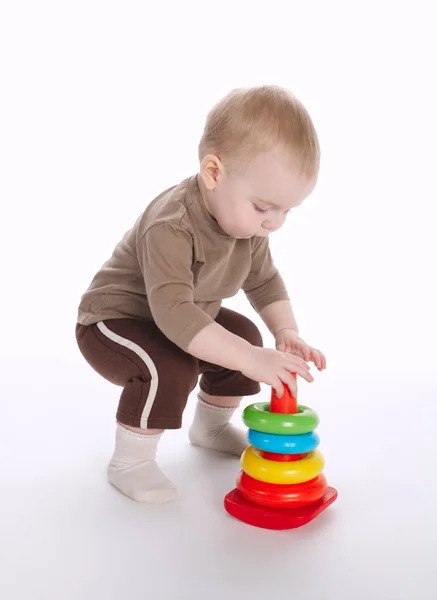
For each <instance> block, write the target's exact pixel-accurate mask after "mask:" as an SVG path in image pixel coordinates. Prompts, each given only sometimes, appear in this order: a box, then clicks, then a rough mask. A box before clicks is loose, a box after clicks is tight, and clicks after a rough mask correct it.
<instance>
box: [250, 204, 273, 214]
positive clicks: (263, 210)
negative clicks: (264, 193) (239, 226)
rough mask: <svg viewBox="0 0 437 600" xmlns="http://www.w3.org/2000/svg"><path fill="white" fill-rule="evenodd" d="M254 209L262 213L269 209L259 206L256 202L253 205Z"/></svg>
mask: <svg viewBox="0 0 437 600" xmlns="http://www.w3.org/2000/svg"><path fill="white" fill-rule="evenodd" d="M253 207H254V209H255V210H256V211H258V212H260V213H266V212H268V211H269V209H268V208H260V207H259V206H257V205H256V204H254V205H253Z"/></svg>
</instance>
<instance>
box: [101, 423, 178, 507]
mask: <svg viewBox="0 0 437 600" xmlns="http://www.w3.org/2000/svg"><path fill="white" fill-rule="evenodd" d="M161 435H162V434H161V433H157V434H139V433H135V432H133V431H131V430H129V429H126V428H125V427H123V426H122V425H121V424H119V423H118V424H117V429H116V436H115V450H114V454H113V456H112V459H111V462H110V463H109V465H108V479H109V482H110V483H112V485H113V486H115V487H116V488H117V489H118V490H120V492H122V493H123V494H125V495H126V496H129V498H132V500H136V501H137V502H151V503H152V502H153V503H157V502H170V501H171V500H174V499H175V498H176V487H175V485H174V484H173V483H172V482H171V481H170V480H169V479H167V477H166V476H165V475H164V473H163V472H162V471H161V469H160V468H159V467H158V465H157V464H156V461H155V456H156V449H157V445H158V441H159V439H160V438H161Z"/></svg>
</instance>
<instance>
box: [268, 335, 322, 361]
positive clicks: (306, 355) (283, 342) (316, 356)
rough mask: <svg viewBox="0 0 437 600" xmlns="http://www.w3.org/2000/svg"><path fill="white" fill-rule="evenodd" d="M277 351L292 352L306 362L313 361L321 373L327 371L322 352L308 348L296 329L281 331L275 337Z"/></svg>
mask: <svg viewBox="0 0 437 600" xmlns="http://www.w3.org/2000/svg"><path fill="white" fill-rule="evenodd" d="M275 342H276V350H279V351H280V352H290V353H291V354H294V355H295V356H299V357H300V358H303V359H304V360H305V361H307V362H308V361H312V362H313V363H314V364H315V366H316V367H317V368H318V369H319V371H323V369H326V358H325V356H324V354H323V353H322V352H320V350H317V349H316V348H312V347H311V346H308V344H307V343H306V342H304V341H303V340H302V339H301V338H300V337H299V334H298V333H297V332H296V331H294V329H281V331H278V333H277V334H276V335H275Z"/></svg>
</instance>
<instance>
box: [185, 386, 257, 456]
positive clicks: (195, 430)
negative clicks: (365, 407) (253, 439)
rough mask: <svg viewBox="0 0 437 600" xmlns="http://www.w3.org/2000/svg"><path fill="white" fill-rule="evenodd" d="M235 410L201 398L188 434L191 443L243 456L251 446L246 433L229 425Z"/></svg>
mask: <svg viewBox="0 0 437 600" xmlns="http://www.w3.org/2000/svg"><path fill="white" fill-rule="evenodd" d="M235 410H236V407H230V408H227V407H225V408H223V407H221V406H214V405H212V404H208V403H207V402H204V401H203V400H202V399H201V398H200V397H199V399H198V402H197V406H196V411H195V414H194V419H193V424H192V425H191V428H190V431H189V434H188V436H189V439H190V442H191V443H192V444H193V445H195V446H202V447H203V448H209V449H210V450H217V451H218V452H226V453H227V454H234V455H235V456H241V454H242V452H243V450H244V449H245V448H247V446H248V445H249V444H248V442H247V439H246V434H245V432H244V431H241V430H240V429H237V427H235V426H234V425H232V423H229V420H230V418H231V417H232V415H233V414H234V412H235Z"/></svg>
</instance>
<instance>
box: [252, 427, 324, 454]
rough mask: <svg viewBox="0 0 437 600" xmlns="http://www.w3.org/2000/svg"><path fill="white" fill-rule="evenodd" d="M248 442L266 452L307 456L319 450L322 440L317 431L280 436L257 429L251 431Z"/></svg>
mask: <svg viewBox="0 0 437 600" xmlns="http://www.w3.org/2000/svg"><path fill="white" fill-rule="evenodd" d="M247 441H248V442H249V444H250V445H251V446H254V447H255V448H258V449H259V450H264V451H265V452H274V453H276V454H305V453H306V452H312V451H313V450H314V449H315V448H317V446H318V445H319V443H320V438H319V436H318V435H317V433H316V432H315V431H312V432H311V433H302V434H300V435H279V434H278V433H262V432H261V431H255V429H249V430H248V432H247Z"/></svg>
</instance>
